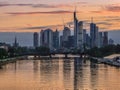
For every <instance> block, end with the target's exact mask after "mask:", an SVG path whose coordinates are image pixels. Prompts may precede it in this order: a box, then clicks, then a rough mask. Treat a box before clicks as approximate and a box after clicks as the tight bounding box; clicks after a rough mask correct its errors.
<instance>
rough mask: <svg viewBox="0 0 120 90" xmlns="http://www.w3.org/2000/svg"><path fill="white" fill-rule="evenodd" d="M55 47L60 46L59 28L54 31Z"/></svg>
mask: <svg viewBox="0 0 120 90" xmlns="http://www.w3.org/2000/svg"><path fill="white" fill-rule="evenodd" d="M53 47H54V48H55V49H58V48H59V32H58V30H56V31H55V32H53Z"/></svg>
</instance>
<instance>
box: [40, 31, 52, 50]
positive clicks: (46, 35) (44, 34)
mask: <svg viewBox="0 0 120 90" xmlns="http://www.w3.org/2000/svg"><path fill="white" fill-rule="evenodd" d="M40 37H41V38H40V46H45V47H49V48H50V49H51V50H52V49H53V31H52V30H51V29H46V30H44V31H43V30H42V31H41V32H40Z"/></svg>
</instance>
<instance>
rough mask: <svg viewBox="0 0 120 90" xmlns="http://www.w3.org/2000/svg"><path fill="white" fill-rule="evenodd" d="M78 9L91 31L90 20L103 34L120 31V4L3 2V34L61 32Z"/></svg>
mask: <svg viewBox="0 0 120 90" xmlns="http://www.w3.org/2000/svg"><path fill="white" fill-rule="evenodd" d="M75 6H76V7H77V12H78V13H77V16H78V19H79V20H83V21H85V23H84V24H85V26H86V27H84V28H86V29H88V30H89V27H88V25H89V23H90V19H91V17H93V18H94V22H95V23H97V25H98V26H99V28H100V29H101V30H119V29H120V27H119V26H120V23H119V22H120V0H104V2H103V0H96V1H92V0H86V1H84V0H76V1H75V0H68V1H64V0H59V1H58V0H26V1H24V0H10V1H9V0H0V32H34V31H40V30H41V29H44V28H46V27H47V28H48V27H49V28H52V29H56V28H58V29H59V30H62V28H63V26H62V25H63V18H64V22H65V23H69V22H70V23H71V22H73V11H74V10H75Z"/></svg>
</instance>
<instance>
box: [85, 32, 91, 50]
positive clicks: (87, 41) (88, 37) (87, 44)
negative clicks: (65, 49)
mask: <svg viewBox="0 0 120 90" xmlns="http://www.w3.org/2000/svg"><path fill="white" fill-rule="evenodd" d="M86 47H87V48H90V47H91V39H90V36H89V35H88V34H86Z"/></svg>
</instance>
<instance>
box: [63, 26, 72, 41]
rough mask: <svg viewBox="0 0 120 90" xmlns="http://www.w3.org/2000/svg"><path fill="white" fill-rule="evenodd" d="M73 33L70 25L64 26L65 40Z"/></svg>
mask: <svg viewBox="0 0 120 90" xmlns="http://www.w3.org/2000/svg"><path fill="white" fill-rule="evenodd" d="M70 35H71V31H70V29H69V28H68V27H64V30H63V38H64V39H63V41H68V37H69V36H70Z"/></svg>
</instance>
